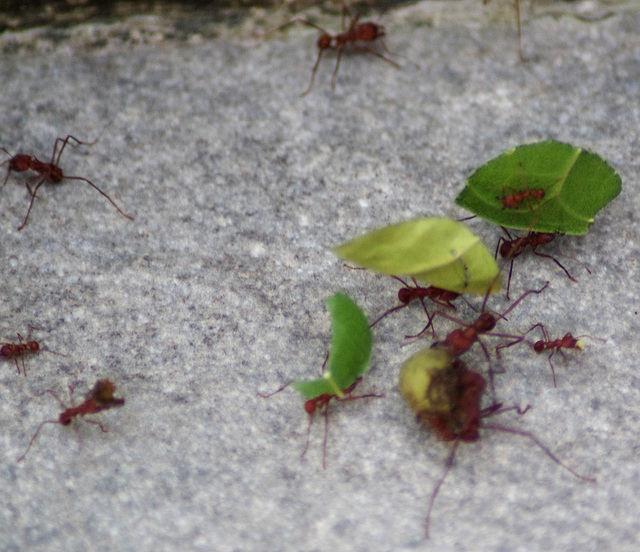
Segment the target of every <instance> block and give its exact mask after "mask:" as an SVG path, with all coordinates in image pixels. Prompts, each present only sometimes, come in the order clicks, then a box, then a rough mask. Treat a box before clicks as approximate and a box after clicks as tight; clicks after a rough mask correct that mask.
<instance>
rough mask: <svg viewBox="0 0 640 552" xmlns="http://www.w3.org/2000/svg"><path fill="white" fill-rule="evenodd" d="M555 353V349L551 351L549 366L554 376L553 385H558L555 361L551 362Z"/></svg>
mask: <svg viewBox="0 0 640 552" xmlns="http://www.w3.org/2000/svg"><path fill="white" fill-rule="evenodd" d="M554 354H555V351H551V354H550V355H549V359H548V360H549V366H551V375H552V376H553V386H554V387H557V385H556V371H555V369H554V368H553V362H551V357H552V356H553V355H554Z"/></svg>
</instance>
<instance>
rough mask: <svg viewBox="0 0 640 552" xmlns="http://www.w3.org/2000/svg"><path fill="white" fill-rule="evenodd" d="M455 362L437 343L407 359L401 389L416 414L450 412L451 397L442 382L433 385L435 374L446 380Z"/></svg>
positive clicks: (401, 378) (403, 367)
mask: <svg viewBox="0 0 640 552" xmlns="http://www.w3.org/2000/svg"><path fill="white" fill-rule="evenodd" d="M452 364H453V358H452V357H451V355H450V354H449V353H448V352H447V351H446V350H444V349H441V348H438V347H432V348H431V349H424V350H422V351H419V352H417V353H416V354H415V355H413V356H412V357H411V358H410V359H409V360H407V362H405V363H404V365H403V366H402V369H401V370H400V382H399V384H398V389H399V391H400V395H402V397H403V398H404V400H405V401H407V403H408V404H409V406H410V407H411V408H412V409H413V410H414V411H415V412H416V413H417V414H421V413H422V412H449V411H450V410H451V409H452V407H453V405H452V404H451V400H450V397H449V396H448V395H447V394H446V393H443V392H442V386H434V387H432V382H433V381H434V378H440V379H441V380H442V379H443V378H444V380H443V381H446V374H447V372H449V371H450V369H451V366H452ZM445 387H446V386H445Z"/></svg>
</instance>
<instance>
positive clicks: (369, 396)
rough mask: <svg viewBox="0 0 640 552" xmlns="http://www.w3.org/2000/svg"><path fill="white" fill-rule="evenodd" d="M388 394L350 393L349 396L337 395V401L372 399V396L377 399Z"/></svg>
mask: <svg viewBox="0 0 640 552" xmlns="http://www.w3.org/2000/svg"><path fill="white" fill-rule="evenodd" d="M386 396H387V395H385V394H384V393H382V394H381V395H376V394H375V393H368V394H367V395H355V396H352V395H349V396H348V397H336V401H341V402H342V401H355V400H356V399H370V398H372V397H374V398H376V399H384V398H385V397H386Z"/></svg>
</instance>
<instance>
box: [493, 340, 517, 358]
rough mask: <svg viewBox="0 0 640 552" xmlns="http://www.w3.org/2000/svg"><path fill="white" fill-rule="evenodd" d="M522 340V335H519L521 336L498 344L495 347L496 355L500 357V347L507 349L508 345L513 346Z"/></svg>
mask: <svg viewBox="0 0 640 552" xmlns="http://www.w3.org/2000/svg"><path fill="white" fill-rule="evenodd" d="M523 341H524V336H521V337H518V338H517V339H515V340H514V341H511V342H510V343H505V344H502V345H498V346H497V347H496V356H497V357H498V358H500V356H501V351H502V349H508V348H509V347H513V346H514V345H517V344H518V343H522V342H523Z"/></svg>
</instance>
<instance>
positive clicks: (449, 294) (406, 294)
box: [370, 276, 462, 333]
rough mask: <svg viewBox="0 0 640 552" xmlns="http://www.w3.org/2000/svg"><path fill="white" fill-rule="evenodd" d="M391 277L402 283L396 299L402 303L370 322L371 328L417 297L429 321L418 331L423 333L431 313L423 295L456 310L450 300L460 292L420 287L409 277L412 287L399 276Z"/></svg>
mask: <svg viewBox="0 0 640 552" xmlns="http://www.w3.org/2000/svg"><path fill="white" fill-rule="evenodd" d="M391 277H392V278H395V279H396V280H398V281H399V282H400V283H402V284H403V285H404V287H403V288H400V290H398V301H400V302H401V303H402V305H398V306H397V307H393V308H392V309H389V310H388V311H387V312H385V313H384V314H383V315H382V316H380V317H379V318H378V319H377V320H376V321H375V322H373V323H372V324H370V326H371V327H372V328H373V327H374V326H375V325H376V324H377V323H378V322H380V320H382V319H383V318H384V317H385V316H387V315H388V314H391V313H392V312H395V311H397V310H400V309H403V308H405V307H408V306H409V304H410V303H411V302H412V301H415V300H416V299H417V300H418V301H420V303H422V308H423V309H424V312H425V314H426V315H427V319H428V321H429V323H428V324H427V327H426V328H425V329H423V330H422V332H420V333H424V332H425V331H426V329H427V328H429V326H431V325H432V324H431V315H430V314H429V311H428V310H427V306H426V305H425V304H424V299H425V297H426V298H429V299H431V300H432V301H433V302H434V303H437V304H438V305H441V306H443V307H446V308H448V309H453V310H456V307H455V305H453V304H452V303H451V301H454V300H455V299H457V298H458V297H460V295H462V294H461V293H456V292H455V291H449V290H446V289H442V288H438V287H435V286H429V287H426V288H425V287H421V286H419V285H418V282H416V279H415V278H413V277H412V278H411V280H412V281H413V284H414V285H413V287H412V286H410V285H409V284H408V283H407V282H405V281H404V280H402V279H401V278H398V277H397V276H391Z"/></svg>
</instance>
